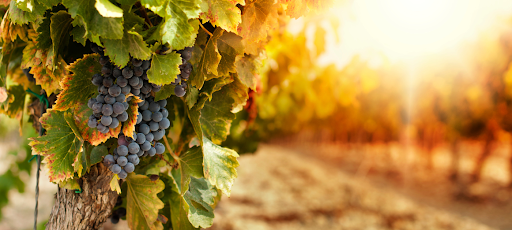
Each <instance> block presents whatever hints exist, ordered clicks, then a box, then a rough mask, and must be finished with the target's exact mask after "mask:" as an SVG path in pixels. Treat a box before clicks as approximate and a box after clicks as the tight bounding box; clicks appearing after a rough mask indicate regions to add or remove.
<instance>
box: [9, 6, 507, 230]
mask: <svg viewBox="0 0 512 230" xmlns="http://www.w3.org/2000/svg"><path fill="white" fill-rule="evenodd" d="M280 25H281V27H280V28H278V30H277V31H275V32H274V33H273V34H272V35H271V42H270V43H269V45H268V46H267V49H266V54H264V55H261V56H260V57H255V58H261V62H262V64H263V67H262V69H261V73H262V74H261V75H260V80H261V81H260V83H259V84H258V90H257V91H255V92H253V91H251V92H250V94H249V95H250V99H249V100H248V102H247V104H246V105H245V107H244V109H243V110H241V111H240V112H239V113H238V114H237V119H236V120H235V121H234V122H233V124H232V126H231V136H230V137H229V138H228V140H226V142H225V143H223V146H227V147H230V148H233V149H235V150H237V151H238V152H239V153H246V154H243V155H242V156H241V157H240V158H239V161H240V167H239V168H238V173H239V178H238V179H237V180H236V183H235V185H234V187H233V191H232V194H231V197H230V198H228V197H223V199H222V201H221V202H220V203H219V205H218V206H217V209H216V211H215V216H216V217H215V222H214V225H213V226H212V229H222V230H237V229H244V230H246V229H262V230H263V229H512V218H511V217H510V213H512V133H511V132H512V65H511V64H512V1H506V0H486V1H484V0H450V1H445V0H429V1H427V0H386V1H384V0H382V1H376V0H357V1H340V2H337V3H335V5H334V6H333V7H331V8H330V9H329V11H327V12H320V13H317V14H315V13H312V14H310V15H309V16H308V17H303V18H299V19H290V20H285V21H281V22H280ZM265 56H266V57H268V59H265ZM25 120H26V118H25ZM19 129H21V130H22V131H23V135H22V136H21V137H20V136H19V135H18V130H19ZM34 135H35V133H34V131H33V128H32V127H31V126H30V124H26V123H23V125H22V127H21V128H20V125H19V123H18V121H17V120H14V119H13V120H11V119H9V118H7V116H4V115H0V138H1V139H0V159H1V160H0V174H2V175H1V176H0V208H2V212H1V213H0V218H2V219H1V220H0V229H30V228H31V225H32V223H31V222H30V221H22V220H25V219H31V218H32V215H33V214H32V212H33V206H34V202H33V197H34V192H33V190H34V186H35V176H34V175H35V174H34V173H35V170H34V164H31V163H29V162H28V160H29V159H30V158H31V155H30V149H29V148H28V147H27V143H28V141H26V139H27V138H28V137H30V136H34ZM31 173H32V174H34V175H32V174H31ZM46 178H47V176H46V175H45V172H43V175H42V176H41V183H42V185H41V189H42V190H41V195H40V196H41V197H40V206H39V207H40V208H39V210H40V215H39V219H40V222H41V223H44V221H45V219H46V218H47V217H48V215H49V212H50V209H51V206H52V204H53V201H54V197H53V196H54V193H55V190H56V185H53V184H51V183H49V182H47V179H46ZM20 220H21V221H20ZM126 227H127V226H126V223H125V222H123V221H121V222H120V223H119V224H117V225H112V224H110V223H107V224H106V225H105V227H104V229H126Z"/></svg>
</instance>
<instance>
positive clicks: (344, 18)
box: [322, 0, 512, 67]
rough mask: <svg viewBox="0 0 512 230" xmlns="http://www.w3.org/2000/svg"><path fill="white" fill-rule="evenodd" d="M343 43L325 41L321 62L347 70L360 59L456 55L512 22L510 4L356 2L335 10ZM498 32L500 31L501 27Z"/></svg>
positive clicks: (484, 0) (476, 0)
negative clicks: (465, 45)
mask: <svg viewBox="0 0 512 230" xmlns="http://www.w3.org/2000/svg"><path fill="white" fill-rule="evenodd" d="M331 13H332V14H333V15H336V16H337V17H339V18H340V23H341V26H340V27H339V31H338V34H339V36H340V42H339V43H336V41H334V39H333V36H329V35H328V36H327V39H328V41H327V43H328V44H327V45H328V47H332V48H328V49H327V52H328V53H327V55H325V56H324V57H323V58H322V59H323V61H322V62H334V63H336V64H337V65H338V66H340V67H341V66H344V65H345V64H347V63H348V62H349V61H350V60H351V59H352V57H353V56H354V55H356V54H358V55H360V56H362V57H363V58H364V59H367V60H369V61H370V62H372V61H374V62H376V63H374V64H376V65H378V61H376V60H381V57H382V56H385V57H386V58H388V59H389V60H390V61H392V62H395V61H410V60H415V59H420V58H422V57H424V56H427V55H429V56H432V55H436V54H440V55H443V54H446V53H447V52H454V51H456V50H457V49H459V48H460V47H458V45H459V44H461V43H464V42H468V41H471V40H473V39H475V38H476V37H477V35H478V34H479V33H480V32H482V31H483V30H488V29H489V28H490V27H491V26H496V24H497V23H496V22H497V21H498V19H501V20H502V21H503V20H504V19H508V18H507V17H512V0H353V1H351V2H349V3H345V4H343V5H341V4H340V6H339V7H334V8H333V9H332V10H331ZM497 28H498V27H497Z"/></svg>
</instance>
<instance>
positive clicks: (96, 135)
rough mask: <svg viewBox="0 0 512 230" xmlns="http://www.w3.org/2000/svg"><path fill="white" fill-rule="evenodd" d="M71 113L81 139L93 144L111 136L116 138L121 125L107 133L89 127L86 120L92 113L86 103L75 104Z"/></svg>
mask: <svg viewBox="0 0 512 230" xmlns="http://www.w3.org/2000/svg"><path fill="white" fill-rule="evenodd" d="M73 113H74V115H75V120H76V124H77V126H78V129H79V130H80V133H81V135H82V137H83V139H84V140H85V141H88V142H89V143H91V144H92V145H94V146H96V145H99V144H101V143H103V142H105V141H107V140H108V139H109V138H111V137H114V138H117V137H118V136H119V133H121V125H120V126H117V128H115V129H109V131H108V133H101V132H100V131H98V129H96V128H89V126H88V125H87V121H88V120H89V117H90V116H91V115H92V109H89V107H87V104H79V105H77V106H76V107H75V108H73Z"/></svg>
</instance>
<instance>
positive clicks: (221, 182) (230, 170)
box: [202, 136, 239, 196]
mask: <svg viewBox="0 0 512 230" xmlns="http://www.w3.org/2000/svg"><path fill="white" fill-rule="evenodd" d="M202 139H203V146H202V149H203V158H204V159H203V164H204V176H205V178H206V179H208V181H209V182H210V183H211V184H212V185H215V186H216V187H217V188H219V189H220V190H222V192H223V193H224V194H226V195H227V196H229V195H230V193H231V187H232V186H233V183H234V181H235V178H236V177H237V172H236V169H235V168H236V167H238V166H239V164H238V160H237V159H236V158H237V157H238V153H236V152H235V151H233V150H231V149H228V148H223V147H220V146H218V145H216V144H214V143H213V142H211V141H210V140H209V139H208V138H206V137H205V136H203V138H202Z"/></svg>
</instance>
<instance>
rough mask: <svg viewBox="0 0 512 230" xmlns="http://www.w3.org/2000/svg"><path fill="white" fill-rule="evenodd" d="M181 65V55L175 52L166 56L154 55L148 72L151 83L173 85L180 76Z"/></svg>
mask: <svg viewBox="0 0 512 230" xmlns="http://www.w3.org/2000/svg"><path fill="white" fill-rule="evenodd" d="M181 63H182V62H181V56H180V54H178V53H176V52H174V51H173V52H172V53H169V54H166V55H154V56H153V60H151V68H150V69H149V70H148V79H149V82H151V83H154V84H157V85H167V84H171V83H172V82H174V80H175V79H176V76H177V75H178V74H180V68H179V65H180V64H181Z"/></svg>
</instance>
